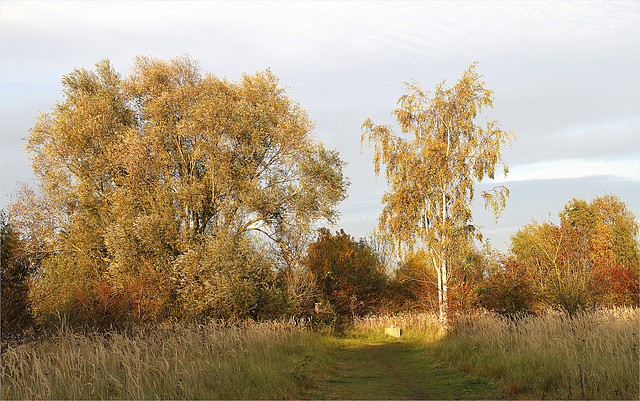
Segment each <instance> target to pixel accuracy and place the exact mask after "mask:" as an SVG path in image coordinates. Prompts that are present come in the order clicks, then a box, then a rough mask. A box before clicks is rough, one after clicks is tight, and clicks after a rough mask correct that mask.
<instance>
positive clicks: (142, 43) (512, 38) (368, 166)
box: [0, 1, 640, 250]
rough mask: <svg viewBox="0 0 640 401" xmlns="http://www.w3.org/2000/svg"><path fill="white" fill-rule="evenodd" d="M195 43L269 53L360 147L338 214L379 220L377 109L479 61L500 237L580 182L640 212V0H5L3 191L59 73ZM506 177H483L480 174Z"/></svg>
mask: <svg viewBox="0 0 640 401" xmlns="http://www.w3.org/2000/svg"><path fill="white" fill-rule="evenodd" d="M185 53H187V54H189V55H191V57H192V58H194V59H196V60H198V61H199V62H200V65H201V67H202V70H203V71H209V72H211V73H213V74H214V75H217V76H219V77H226V78H228V79H230V80H237V79H238V78H239V77H240V75H241V73H243V72H247V73H254V72H256V71H259V70H263V69H265V68H268V67H269V68H271V70H272V71H273V72H274V73H275V74H276V75H278V76H279V77H280V81H281V83H282V84H283V85H285V86H287V87H288V88H289V92H288V93H289V96H290V97H292V98H295V99H297V101H298V102H299V103H300V104H301V105H302V107H303V108H304V109H306V110H307V111H308V112H309V115H310V116H311V118H312V119H313V120H314V121H315V123H316V134H317V138H318V139H319V140H320V141H322V142H323V143H324V144H325V146H326V147H328V148H336V149H337V150H338V151H339V152H340V155H341V157H342V158H343V159H344V160H345V161H347V162H348V163H349V165H348V167H347V168H346V174H347V175H348V176H349V177H350V179H351V182H352V185H351V187H350V190H349V198H348V199H347V200H346V201H345V202H344V203H343V204H342V205H341V207H340V210H341V212H342V219H341V221H340V222H339V225H338V226H336V227H335V229H337V228H344V230H345V231H346V232H347V233H349V234H351V235H353V236H355V237H362V236H366V235H368V234H370V233H371V232H372V230H373V229H374V228H375V226H376V224H377V216H378V215H379V213H380V211H381V209H382V204H381V203H380V197H381V195H382V193H383V192H384V190H385V179H384V176H382V177H379V178H378V179H377V180H376V178H375V176H374V175H373V165H372V163H371V154H370V153H369V151H368V150H367V149H364V150H363V149H361V147H360V136H361V133H362V131H361V129H360V126H361V124H362V123H363V122H364V120H365V119H367V118H369V117H370V118H372V119H373V121H374V122H375V123H377V124H392V123H393V122H394V121H393V119H392V117H391V115H390V114H391V112H392V111H393V109H394V108H395V107H396V102H397V100H398V98H399V97H400V96H401V95H402V94H403V93H404V89H405V88H404V85H403V82H408V81H411V80H414V79H415V80H417V81H419V82H420V85H421V86H422V88H423V89H425V90H430V89H433V88H434V87H435V85H437V84H438V83H440V82H441V81H443V80H445V79H446V80H447V82H448V83H450V84H453V83H454V82H455V81H456V80H457V79H458V78H459V77H460V76H461V74H462V72H463V71H464V70H465V69H467V68H468V67H469V65H470V64H471V63H473V62H474V61H478V62H479V66H478V68H477V70H478V72H479V73H480V74H482V75H483V76H484V80H485V81H486V85H487V87H488V88H489V89H492V90H494V91H495V92H494V95H495V102H494V108H493V109H492V110H490V111H488V112H487V113H486V114H485V116H482V117H481V118H480V120H479V122H480V123H482V122H483V121H484V120H485V118H488V119H493V118H495V119H498V120H499V121H500V122H501V123H502V126H503V128H504V129H506V130H513V132H514V134H515V136H516V138H517V140H516V141H515V142H514V143H513V145H512V147H511V148H510V149H509V148H506V149H504V159H505V161H506V162H507V164H508V165H509V167H510V170H511V174H510V175H509V177H508V178H507V180H506V182H504V180H502V181H500V183H501V184H505V185H507V187H508V188H509V189H510V190H511V198H510V200H509V202H508V204H507V208H506V210H505V211H504V212H503V214H502V217H501V219H500V220H499V221H498V223H497V224H494V222H493V219H492V215H491V213H490V212H485V211H484V209H483V207H482V205H481V203H480V200H477V205H476V208H475V210H476V212H475V215H474V220H475V222H476V223H478V224H481V225H483V226H484V230H483V232H484V234H485V236H486V237H488V238H490V240H491V243H492V245H493V246H494V247H495V248H498V249H501V250H506V249H507V248H508V245H509V242H510V236H511V235H513V234H514V233H515V232H516V231H517V230H518V228H520V227H522V226H523V225H525V224H528V223H529V222H531V220H532V219H535V220H538V221H542V220H545V219H549V218H551V220H553V221H557V214H558V212H560V210H561V209H562V208H563V206H564V205H565V204H566V203H567V202H568V201H569V200H570V199H571V198H573V197H577V198H582V199H585V200H591V199H593V198H595V197H597V196H601V195H603V194H605V193H612V194H615V195H618V196H619V197H620V198H621V199H622V200H623V201H625V202H626V203H627V205H628V207H629V208H630V209H631V210H632V211H633V212H634V213H635V214H636V216H639V215H640V2H638V1H629V2H612V1H608V2H602V3H600V2H593V1H588V2H558V1H551V2H539V1H536V2H533V1H531V2H515V1H514V2H510V1H507V2H498V1H490V2H471V1H463V2H434V1H425V2H418V1H414V2H256V3H254V2H234V3H227V2H206V1H197V2H169V1H162V2H152V1H144V2H119V1H107V2H95V1H92V2H79V1H78V2H54V1H46V2H35V1H34V2H30V1H0V63H1V64H0V94H1V98H0V133H1V142H0V147H1V155H0V156H1V172H0V173H1V175H0V180H1V181H0V186H1V193H0V206H1V207H3V208H4V207H6V205H7V204H8V202H9V197H8V196H9V194H11V193H12V192H13V191H14V190H15V188H16V184H17V182H18V181H23V182H31V181H32V180H33V174H32V172H31V168H30V165H29V160H28V157H27V155H26V154H25V152H24V151H23V150H22V149H23V148H24V141H23V138H24V137H25V136H26V135H27V132H28V129H29V128H30V127H31V126H33V124H34V123H35V119H36V116H37V115H38V113H39V112H41V111H48V110H50V109H51V108H52V107H53V106H54V105H55V103H56V102H57V101H61V100H62V94H61V84H60V80H61V78H62V76H63V75H65V74H68V73H69V72H71V71H73V69H75V68H87V69H91V68H93V65H94V64H95V63H96V62H97V61H99V60H101V59H103V58H109V59H110V60H111V62H112V64H113V65H114V67H115V68H116V70H118V71H119V72H121V73H122V74H123V75H127V74H129V73H130V70H131V67H132V65H133V58H134V57H135V56H136V55H151V56H156V57H159V58H165V59H167V58H172V57H175V56H179V55H182V54H185ZM494 185H495V182H488V183H481V184H479V187H478V188H479V189H482V188H487V187H488V188H490V187H492V186H494Z"/></svg>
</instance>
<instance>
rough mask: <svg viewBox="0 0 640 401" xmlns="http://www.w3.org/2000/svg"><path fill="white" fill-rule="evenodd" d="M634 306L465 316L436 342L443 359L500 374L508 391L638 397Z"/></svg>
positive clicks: (528, 394)
mask: <svg viewBox="0 0 640 401" xmlns="http://www.w3.org/2000/svg"><path fill="white" fill-rule="evenodd" d="M639 320H640V312H639V310H638V309H637V308H628V309H612V310H600V311H596V312H584V313H579V314H577V315H576V316H575V317H574V318H570V317H569V316H568V315H566V314H562V313H556V312H547V313H544V314H542V315H538V316H522V317H520V318H519V319H508V318H504V317H500V316H496V315H491V314H484V315H476V316H468V317H466V318H465V317H463V318H460V319H459V320H458V323H457V325H456V326H455V327H456V330H455V332H454V333H453V334H451V335H449V336H447V337H446V338H444V339H443V340H441V341H438V342H435V343H433V347H434V350H435V352H436V353H437V354H438V355H439V356H440V358H441V359H443V360H446V361H448V362H449V363H451V364H453V365H454V366H457V367H460V368H464V369H465V370H469V371H472V372H475V373H478V374H482V375H485V376H489V377H492V378H494V379H497V380H499V381H500V382H501V383H502V384H503V386H504V387H505V389H506V392H505V396H507V397H532V398H540V399H543V398H555V399H638V396H639V386H640V379H639V375H640V372H639V360H638V359H639V358H638V341H639V339H638V330H639Z"/></svg>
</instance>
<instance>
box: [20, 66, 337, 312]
mask: <svg viewBox="0 0 640 401" xmlns="http://www.w3.org/2000/svg"><path fill="white" fill-rule="evenodd" d="M62 83H63V88H64V95H65V99H64V101H63V102H61V103H59V104H58V105H57V106H56V107H55V109H54V110H53V111H52V112H51V113H43V114H41V115H40V116H39V118H38V122H37V124H36V125H35V126H34V127H33V128H32V129H31V130H30V133H29V136H28V144H27V150H28V151H29V153H30V156H31V160H32V165H33V168H34V172H35V174H36V176H37V177H38V178H39V180H40V188H39V189H40V190H41V192H42V193H43V194H44V196H45V204H46V205H47V208H46V214H48V217H49V218H48V219H47V221H55V222H56V224H55V225H52V226H51V229H50V232H49V234H50V235H49V236H50V237H52V238H54V239H55V240H54V241H53V243H55V253H56V259H57V260H58V261H59V262H60V263H64V264H65V265H66V269H67V271H68V274H72V275H73V274H76V273H75V272H78V273H77V274H78V275H79V277H78V280H80V281H83V280H84V278H85V277H87V275H91V276H94V277H95V278H96V280H98V281H104V280H106V281H107V282H108V284H109V285H111V286H113V287H114V288H124V287H126V286H127V285H128V284H129V283H130V282H132V281H134V280H136V279H137V278H140V277H143V278H144V280H145V282H146V283H147V284H148V285H149V286H150V288H149V291H147V292H148V293H149V294H153V297H156V298H158V302H159V303H160V304H163V305H165V306H166V308H165V311H166V310H171V309H175V307H176V305H178V304H180V303H181V302H182V301H184V302H183V303H182V304H183V305H189V304H190V302H191V300H182V301H181V300H180V294H179V293H181V292H180V291H178V288H177V287H176V284H175V283H176V280H178V278H179V277H182V276H181V274H182V273H181V272H180V266H183V264H180V263H178V264H176V261H178V260H179V259H180V257H181V256H182V255H187V254H188V255H191V256H193V255H194V254H195V255H200V256H202V257H203V258H205V259H203V260H204V262H203V263H204V264H205V265H207V266H209V267H210V268H212V269H217V268H219V269H222V270H224V268H223V266H222V265H224V263H222V265H220V266H218V265H216V264H215V263H214V264H213V265H212V264H211V263H209V262H207V261H208V260H210V259H209V258H208V256H206V255H204V254H203V253H202V250H203V249H214V248H215V247H213V248H211V247H209V248H208V247H207V246H204V244H206V243H207V241H209V239H210V238H214V239H216V241H218V240H219V241H228V242H229V243H231V244H237V245H238V246H241V245H240V244H242V243H243V241H244V239H246V238H249V237H251V235H250V234H251V233H260V235H263V236H265V237H266V238H269V239H270V240H272V241H276V242H280V241H282V239H283V238H285V237H286V236H287V233H288V232H290V231H292V230H299V231H304V230H309V229H310V227H312V225H313V224H314V223H315V222H317V221H319V220H322V219H327V220H329V221H333V220H334V219H335V218H336V216H337V215H338V212H337V210H336V205H337V204H338V202H340V201H342V200H343V199H344V198H345V193H346V187H347V186H348V180H347V179H346V178H345V177H344V176H343V174H342V168H343V166H344V163H343V162H342V160H340V158H339V156H338V153H337V152H336V151H330V150H326V149H325V148H324V147H323V146H322V145H321V144H319V143H317V141H315V140H314V138H313V124H312V123H311V122H310V120H309V117H308V116H307V114H306V112H305V111H304V110H303V109H302V108H301V107H300V106H299V105H298V104H297V103H295V102H294V101H292V100H290V99H289V98H288V97H287V96H286V93H285V89H283V88H282V87H280V86H279V82H278V79H277V77H276V76H275V75H274V74H272V73H271V72H270V71H269V70H266V71H263V72H259V73H256V74H254V75H243V77H242V79H241V80H240V82H237V83H236V82H229V81H227V80H221V79H219V78H217V77H215V76H213V75H212V74H206V75H204V76H203V75H202V74H201V71H200V68H199V66H198V65H197V63H196V62H194V61H193V60H191V59H190V58H188V57H179V58H176V59H173V60H170V61H163V60H158V59H154V58H147V57H139V58H137V59H136V60H135V66H134V69H133V73H132V74H131V75H130V76H129V77H125V78H123V77H122V76H121V75H120V74H118V73H117V72H115V70H114V69H113V68H112V67H111V64H110V63H109V61H107V60H104V61H101V62H99V63H97V64H96V70H95V71H87V70H84V69H81V70H76V71H74V72H72V73H71V74H68V75H66V76H65V77H64V78H63V81H62ZM43 217H44V216H43ZM53 217H55V218H53ZM243 237H244V239H243ZM241 247H244V245H242V246H241ZM243 249H244V248H243ZM224 254H226V255H229V254H230V253H229V252H226V251H225V252H224ZM71 265H74V266H75V267H70V266H71ZM48 266H49V267H48V268H49V272H47V271H44V272H43V274H45V275H46V274H50V276H52V277H53V276H55V274H54V272H53V270H56V269H60V268H61V267H60V264H59V263H49V264H48ZM216 266H217V267H216ZM61 279H62V278H61ZM45 282H46V280H43V281H42V283H45ZM52 286H53V284H52ZM53 288H55V286H53ZM182 293H184V292H182Z"/></svg>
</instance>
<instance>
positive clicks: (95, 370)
mask: <svg viewBox="0 0 640 401" xmlns="http://www.w3.org/2000/svg"><path fill="white" fill-rule="evenodd" d="M0 358H1V361H2V380H1V384H2V389H1V390H0V395H1V397H0V398H2V399H3V400H7V399H205V398H209V399H276V398H277V399H283V398H287V399H289V398H298V397H299V396H300V394H301V391H303V390H304V389H305V387H309V386H310V385H311V384H312V381H313V380H312V379H313V377H314V376H315V375H316V374H317V370H318V369H321V368H322V367H323V366H324V365H326V363H323V361H325V360H326V359H327V358H328V357H327V356H326V352H325V348H323V346H322V345H321V338H320V336H319V335H317V334H315V333H313V332H311V331H308V330H306V327H305V326H304V325H303V324H299V323H296V322H269V323H255V322H244V323H238V324H234V325H228V324H216V323H211V324H208V325H202V326H191V327H185V326H181V325H176V324H161V325H159V326H155V327H153V328H146V329H142V328H140V329H136V330H133V331H130V332H128V333H126V332H109V333H105V334H89V335H85V334H79V333H76V332H73V331H71V330H68V329H65V328H62V329H60V331H59V332H58V333H57V334H55V335H53V336H49V337H47V338H45V339H44V340H40V341H32V342H29V343H24V344H19V345H8V344H3V351H2V355H1V357H0Z"/></svg>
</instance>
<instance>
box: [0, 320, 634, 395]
mask: <svg viewBox="0 0 640 401" xmlns="http://www.w3.org/2000/svg"><path fill="white" fill-rule="evenodd" d="M639 319H640V312H639V310H638V309H637V308H633V309H613V310H601V311H597V312H590V313H582V314H578V315H577V316H576V317H575V318H573V319H569V318H568V317H567V316H565V315H562V314H559V313H555V312H547V313H543V314H540V315H537V316H522V317H520V318H517V319H506V318H501V317H498V316H495V315H490V314H477V315H472V316H460V317H458V318H457V319H456V323H455V325H454V331H453V332H452V333H451V334H449V335H447V336H443V335H441V334H439V333H438V330H437V328H438V326H437V321H436V318H435V316H434V315H430V314H412V315H398V316H373V317H367V318H362V319H357V320H356V321H355V323H354V326H353V327H352V328H351V329H350V330H348V331H347V333H346V335H344V336H341V337H335V336H331V335H327V334H320V333H316V332H313V331H311V330H309V329H308V326H307V325H305V324H301V323H299V322H271V323H256V322H244V323H237V324H215V323H212V324H209V325H201V326H190V327H185V326H180V325H169V324H165V325H160V326H157V327H153V328H151V327H148V328H140V329H136V330H130V331H129V332H112V333H106V334H88V335H83V334H78V333H76V332H72V331H70V330H68V329H66V328H62V329H61V330H59V332H57V333H56V334H55V335H51V336H48V337H46V338H42V339H40V340H37V341H35V340H34V341H29V342H24V343H22V344H6V343H3V348H2V356H1V358H2V359H1V361H2V383H1V384H2V390H1V394H0V395H1V398H2V399H25V398H26V399H157V398H161V399H204V398H217V399H282V398H286V399H294V398H344V399H353V398H358V395H362V394H366V393H363V391H367V390H368V391H370V392H371V394H370V396H369V397H367V398H378V399H380V398H424V399H434V398H455V399H464V398H496V399H499V398H533V399H542V398H547V399H548V398H554V399H638V396H639V385H640V384H639V375H640V372H639V368H638V366H639V360H638V342H639V338H638V325H639ZM390 325H396V326H399V327H401V328H402V329H403V336H402V337H401V338H400V339H393V338H390V337H388V336H385V335H384V334H383V332H384V328H385V327H387V326H390ZM400 366H402V369H400V368H399V367H400ZM389 372H391V374H390V373H389ZM394 372H395V373H394ZM413 376H415V377H420V380H416V381H415V382H411V383H410V382H409V381H410V377H413ZM375 383H378V384H377V386H378V387H372V386H374V385H376V384H375ZM399 383H404V384H405V385H404V388H405V389H404V390H403V388H402V386H401V385H400V384H399ZM385 387H386V388H385ZM407 389H408V390H407ZM393 395H395V397H390V396H393Z"/></svg>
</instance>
